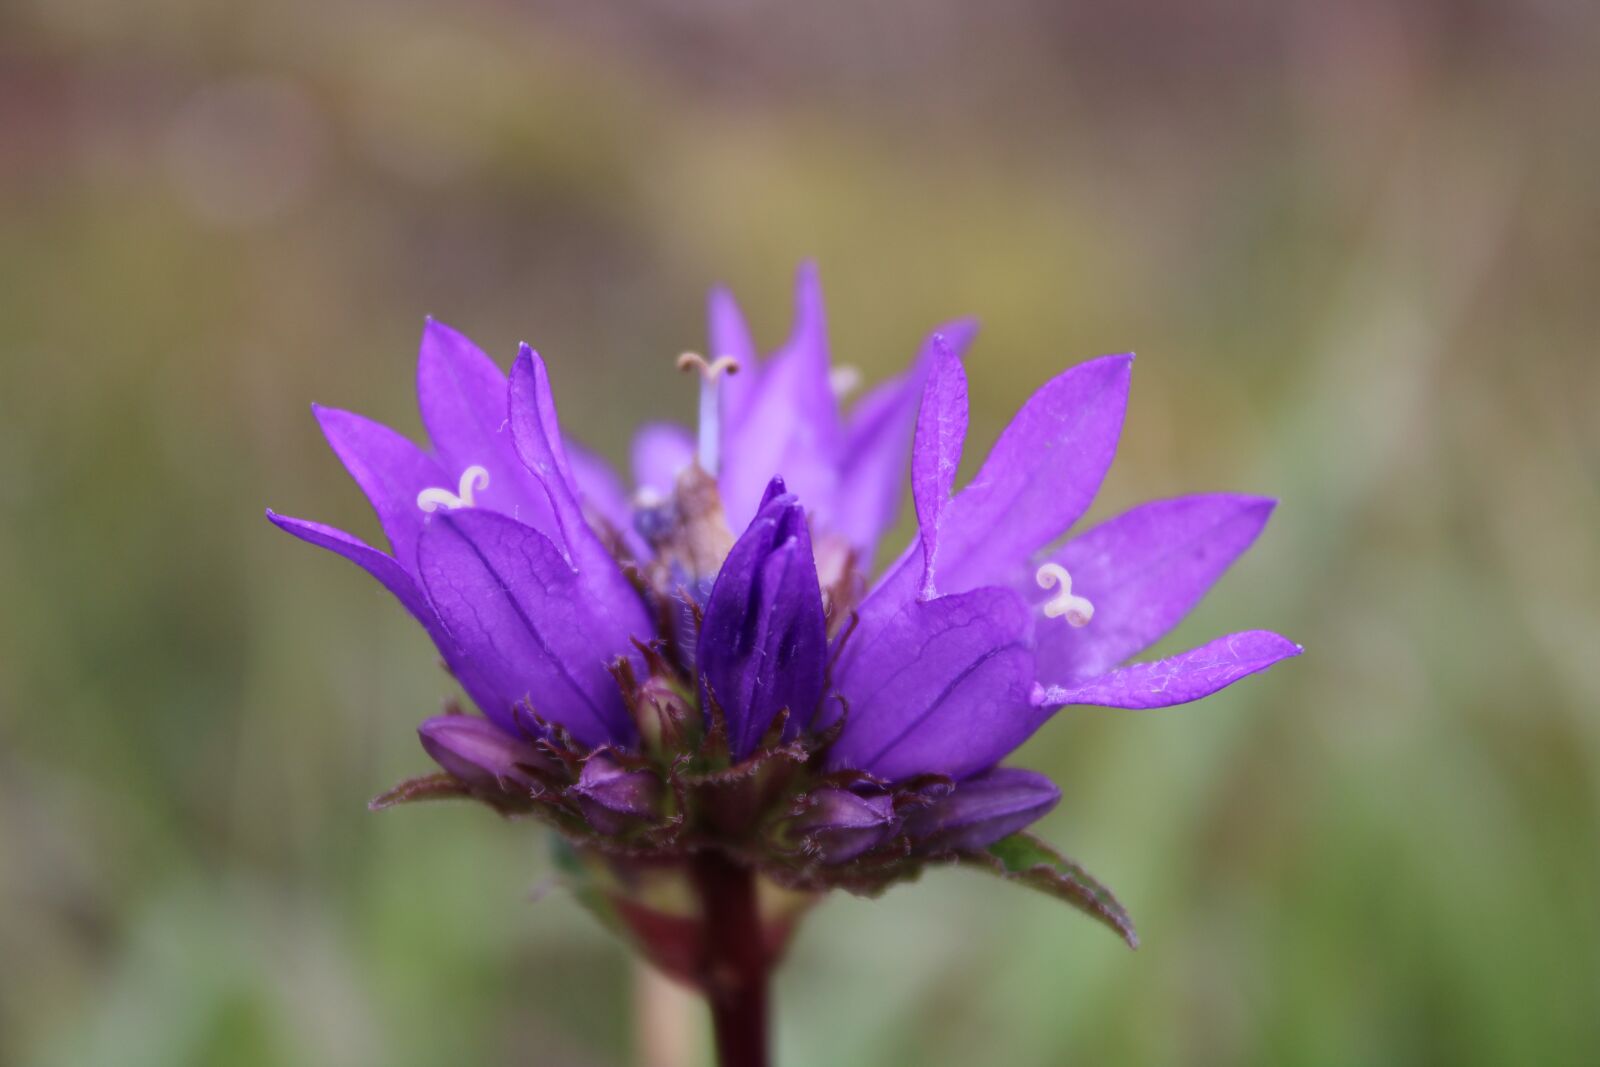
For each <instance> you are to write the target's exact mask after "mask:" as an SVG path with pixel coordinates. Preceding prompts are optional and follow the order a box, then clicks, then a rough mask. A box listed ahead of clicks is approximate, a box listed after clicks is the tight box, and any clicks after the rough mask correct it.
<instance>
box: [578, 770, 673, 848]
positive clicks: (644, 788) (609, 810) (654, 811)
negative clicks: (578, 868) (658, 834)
mask: <svg viewBox="0 0 1600 1067" xmlns="http://www.w3.org/2000/svg"><path fill="white" fill-rule="evenodd" d="M572 793H573V794H574V795H575V796H576V797H577V799H578V804H579V805H580V806H581V807H582V808H583V814H584V817H585V818H587V819H588V820H589V822H590V823H591V824H592V825H593V826H594V828H595V829H597V830H599V831H600V832H601V833H604V834H619V833H622V832H624V831H626V830H627V829H629V828H630V827H632V826H635V825H637V824H639V823H640V822H642V821H644V820H647V819H653V818H656V817H657V816H658V815H659V814H660V812H661V801H662V797H663V794H662V789H661V779H660V778H658V777H656V775H655V774H654V773H653V772H651V771H644V770H640V771H630V770H628V769H627V768H625V767H624V766H622V764H621V763H619V762H618V761H617V760H616V759H615V758H613V757H612V756H610V755H609V754H607V753H606V752H603V751H602V752H596V753H594V754H593V755H591V756H590V757H589V758H588V759H587V760H585V761H584V764H583V771H582V773H581V774H579V776H578V783H577V785H574V786H573V787H572Z"/></svg>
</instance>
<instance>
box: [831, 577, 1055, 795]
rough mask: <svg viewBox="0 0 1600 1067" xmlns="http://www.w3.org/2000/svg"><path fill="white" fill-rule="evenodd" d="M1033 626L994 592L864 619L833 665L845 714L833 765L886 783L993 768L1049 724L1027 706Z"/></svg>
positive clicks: (1024, 612)
mask: <svg viewBox="0 0 1600 1067" xmlns="http://www.w3.org/2000/svg"><path fill="white" fill-rule="evenodd" d="M1031 626H1032V619H1031V618H1030V615H1029V612H1028V607H1027V605H1026V604H1025V603H1023V601H1022V598H1021V597H1019V596H1017V595H1016V594H1015V593H1014V592H1012V591H1011V590H1009V589H1000V588H994V587H986V588H983V589H974V590H972V591H970V592H967V593H961V594H957V595H955V596H946V597H939V598H938V599H936V600H927V601H923V600H917V599H914V598H913V599H909V600H905V601H902V602H901V603H900V604H899V606H898V607H897V608H895V609H894V610H892V611H889V612H886V613H885V614H884V615H882V616H879V617H874V618H870V619H869V618H867V617H866V616H863V617H862V620H861V624H860V626H859V627H858V628H857V632H856V634H855V636H854V637H852V638H851V639H850V640H849V641H847V643H846V645H845V647H844V649H843V651H842V652H841V653H840V657H839V662H838V663H837V664H836V666H835V675H834V677H835V685H836V687H837V688H838V690H839V692H840V694H841V696H842V697H843V698H844V700H845V702H846V705H847V707H848V708H849V711H848V714H847V716H846V719H845V725H844V730H843V732H842V733H841V735H840V737H839V739H838V741H837V742H835V744H834V746H833V748H832V750H831V751H830V753H829V760H828V762H829V766H830V767H832V768H852V769H856V770H864V771H869V772H871V773H873V774H877V775H881V776H882V777H885V778H889V779H900V778H908V777H912V776H914V775H918V774H946V775H950V776H951V777H954V778H961V777H965V776H966V775H969V774H972V773H974V772H976V771H981V770H984V769H986V768H988V767H991V766H993V765H994V763H995V762H996V761H997V760H999V759H1000V758H1001V757H1003V756H1004V755H1005V754H1006V753H1008V752H1010V751H1011V750H1012V749H1013V748H1015V747H1016V746H1017V745H1019V744H1021V743H1022V742H1023V740H1025V739H1026V738H1027V736H1028V735H1029V734H1030V733H1032V732H1033V730H1034V729H1035V728H1036V727H1037V726H1038V724H1039V723H1040V722H1041V721H1043V719H1044V718H1046V717H1048V716H1044V715H1041V714H1039V713H1038V712H1037V711H1036V710H1035V709H1032V708H1030V707H1029V705H1028V694H1029V687H1030V686H1031V684H1032V677H1033V655H1032V653H1031V652H1030V651H1029V650H1028V634H1029V631H1030V628H1031Z"/></svg>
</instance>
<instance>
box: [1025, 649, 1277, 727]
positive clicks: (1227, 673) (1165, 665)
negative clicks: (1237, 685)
mask: <svg viewBox="0 0 1600 1067" xmlns="http://www.w3.org/2000/svg"><path fill="white" fill-rule="evenodd" d="M1302 651H1304V649H1302V648H1301V647H1300V646H1299V645H1297V644H1295V643H1294V642H1293V641H1291V640H1289V639H1288V638H1286V637H1280V636H1278V635H1277V634H1275V633H1272V632H1270V631H1267V630H1250V631H1248V632H1245V633H1238V634H1229V635H1228V636H1226V637H1219V638H1217V639H1216V640H1215V641H1212V642H1210V643H1209V644H1204V645H1201V646H1200V647H1199V648H1196V649H1191V650H1190V651H1188V652H1183V653H1180V654H1179V655H1176V656H1170V657H1168V658H1167V659H1159V660H1155V661H1153V662H1151V663H1135V664H1134V665H1133V666H1131V667H1123V668H1121V669H1120V670H1115V671H1111V672H1109V673H1107V674H1102V675H1100V676H1099V677H1096V678H1089V679H1087V680H1085V681H1082V682H1079V683H1076V684H1072V685H1066V686H1060V685H1052V686H1043V685H1041V686H1037V687H1036V688H1035V691H1034V697H1033V700H1034V703H1035V704H1036V705H1038V706H1040V707H1057V706H1060V705H1063V704H1097V705H1099V706H1101V707H1107V708H1165V707H1170V706H1171V705H1173V704H1187V703H1188V702H1189V701H1191V700H1199V699H1200V698H1201V697H1207V696H1210V695H1211V694H1212V693H1215V692H1216V691H1217V690H1219V689H1224V688H1226V687H1228V686H1230V685H1232V684H1233V683H1234V682H1237V681H1238V680H1239V679H1240V678H1243V677H1245V676H1246V675H1250V674H1255V673H1256V672H1257V671H1264V670H1266V669H1267V668H1268V667H1270V666H1272V665H1273V664H1274V663H1277V662H1278V661H1279V660H1281V659H1287V658H1288V657H1290V656H1298V655H1299V654H1300V653H1301V652H1302Z"/></svg>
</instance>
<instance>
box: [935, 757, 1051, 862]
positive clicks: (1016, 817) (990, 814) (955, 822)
mask: <svg viewBox="0 0 1600 1067" xmlns="http://www.w3.org/2000/svg"><path fill="white" fill-rule="evenodd" d="M1060 799H1061V790H1059V789H1057V788H1056V786H1055V783H1054V782H1052V781H1051V780H1050V779H1048V778H1046V777H1045V776H1044V775H1042V774H1037V773H1035V772H1033V771H1024V770H1020V769H1018V768H1015V767H997V768H995V769H994V770H992V771H990V772H989V773H987V774H981V775H979V776H978V777H976V778H969V779H967V780H966V781H964V782H961V783H959V784H957V785H956V788H955V790H954V791H953V792H951V793H950V794H949V795H947V796H944V797H941V798H939V799H938V800H935V801H934V802H933V803H931V804H929V805H928V806H927V807H925V808H915V809H912V810H911V811H910V812H909V813H908V814H907V815H906V833H908V834H910V835H911V838H912V840H913V842H914V844H915V846H916V848H917V850H918V851H921V852H947V851H952V850H954V851H962V852H975V851H977V850H978V849H981V848H986V847H987V846H988V845H990V844H991V843H993V842H995V841H998V840H1000V839H1001V838H1002V837H1005V836H1006V835H1007V834H1014V833H1016V832H1017V831H1018V830H1020V829H1022V828H1023V827H1025V826H1027V825H1029V824H1031V823H1033V822H1035V821H1036V820H1038V819H1040V818H1042V817H1043V816H1044V815H1045V813H1046V812H1048V811H1049V810H1050V809H1051V808H1053V807H1055V806H1056V802H1057V801H1059V800H1060Z"/></svg>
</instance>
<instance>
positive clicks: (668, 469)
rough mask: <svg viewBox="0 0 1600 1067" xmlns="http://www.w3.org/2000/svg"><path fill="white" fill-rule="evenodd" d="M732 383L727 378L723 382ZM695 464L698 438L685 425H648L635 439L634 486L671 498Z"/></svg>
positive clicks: (662, 423) (643, 427) (666, 423)
mask: <svg viewBox="0 0 1600 1067" xmlns="http://www.w3.org/2000/svg"><path fill="white" fill-rule="evenodd" d="M735 377H738V375H735ZM728 380H730V379H728V378H727V377H726V376H724V378H723V381H724V382H727V381H728ZM693 462H694V435H693V434H691V433H690V432H689V431H688V430H686V429H684V428H683V427H682V426H679V425H677V424H675V423H670V422H652V423H647V424H646V425H644V426H642V427H640V429H639V432H638V434H637V435H635V436H634V439H633V481H634V484H635V485H637V486H638V487H639V488H640V489H647V490H649V491H650V492H652V493H654V494H656V496H658V497H661V498H663V499H665V498H666V497H670V496H671V495H672V491H673V489H674V488H676V487H677V484H678V475H679V473H680V472H682V470H683V469H684V468H685V467H687V466H688V465H689V464H691V463H693Z"/></svg>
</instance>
